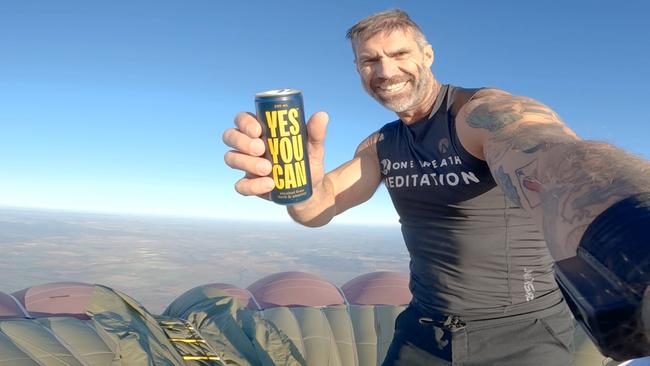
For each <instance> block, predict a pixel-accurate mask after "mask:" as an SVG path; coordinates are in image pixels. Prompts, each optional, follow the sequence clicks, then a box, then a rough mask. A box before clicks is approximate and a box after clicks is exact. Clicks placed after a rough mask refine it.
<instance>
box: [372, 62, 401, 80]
mask: <svg viewBox="0 0 650 366" xmlns="http://www.w3.org/2000/svg"><path fill="white" fill-rule="evenodd" d="M399 73H400V71H399V68H398V67H397V63H396V62H395V61H394V60H391V59H390V58H382V59H381V60H379V62H377V64H376V67H375V76H376V77H379V78H382V79H390V78H391V77H393V76H396V75H398V74H399Z"/></svg>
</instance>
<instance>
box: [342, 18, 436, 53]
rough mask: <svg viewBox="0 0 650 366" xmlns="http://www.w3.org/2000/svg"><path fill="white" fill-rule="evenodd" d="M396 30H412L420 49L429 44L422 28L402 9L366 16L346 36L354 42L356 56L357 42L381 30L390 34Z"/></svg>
mask: <svg viewBox="0 0 650 366" xmlns="http://www.w3.org/2000/svg"><path fill="white" fill-rule="evenodd" d="M396 30H402V31H404V30H408V31H410V32H411V33H412V34H413V37H414V38H415V42H416V43H417V44H418V46H419V47H420V49H422V48H424V46H426V45H427V44H429V42H427V39H426V37H425V36H424V33H422V29H420V27H419V26H418V25H417V24H415V22H414V21H413V20H411V18H410V17H409V16H408V14H406V12H405V11H403V10H400V9H391V10H386V11H382V12H380V13H377V14H373V15H371V16H369V17H366V18H364V19H362V20H361V21H359V22H358V23H357V24H355V25H353V26H352V27H351V28H350V29H348V32H347V34H346V35H345V36H346V38H348V39H349V40H350V41H351V42H352V50H353V51H354V52H355V56H356V50H355V44H356V43H357V42H360V41H366V40H368V39H370V38H371V37H373V36H375V35H376V34H378V33H381V32H386V33H388V34H390V33H392V32H394V31H396Z"/></svg>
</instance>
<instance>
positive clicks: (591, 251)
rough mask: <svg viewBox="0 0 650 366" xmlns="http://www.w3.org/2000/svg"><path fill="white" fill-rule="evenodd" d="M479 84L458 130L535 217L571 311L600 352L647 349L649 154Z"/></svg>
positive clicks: (630, 353)
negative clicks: (594, 136) (591, 136)
mask: <svg viewBox="0 0 650 366" xmlns="http://www.w3.org/2000/svg"><path fill="white" fill-rule="evenodd" d="M480 93H481V94H479V95H477V97H476V98H475V99H474V100H473V101H471V102H470V103H468V104H467V106H466V107H465V108H463V109H461V113H459V118H458V121H459V122H460V123H459V125H458V129H459V136H461V137H463V136H464V138H465V140H466V141H467V140H468V141H469V142H470V144H469V146H470V147H472V146H473V147H478V149H477V150H476V151H474V152H473V153H474V154H476V155H479V156H480V155H481V154H482V156H483V157H484V158H485V160H486V161H487V162H488V165H489V166H490V170H491V171H492V174H493V176H494V178H495V180H496V181H497V183H498V184H499V185H500V186H501V188H502V189H503V191H504V192H505V194H506V195H507V196H508V198H509V199H510V200H512V201H513V202H515V203H516V204H518V205H519V206H520V207H522V208H524V209H527V210H528V211H529V212H530V213H531V216H532V217H533V218H534V219H536V220H537V222H538V223H539V225H540V227H541V228H542V230H543V232H544V237H545V239H546V241H547V244H548V246H549V249H550V251H551V254H553V257H554V258H555V259H556V260H559V262H558V263H557V267H556V269H557V270H556V273H557V278H558V282H559V283H560V286H561V288H562V290H563V292H564V294H565V296H566V298H567V300H568V302H569V304H570V306H571V308H572V310H573V312H574V315H575V316H576V318H578V320H579V321H580V322H581V323H582V324H583V325H584V326H585V329H586V330H587V333H588V334H589V335H590V336H591V338H592V339H593V340H594V341H595V342H596V344H597V345H598V346H599V348H600V349H601V351H602V352H603V353H604V354H605V355H607V356H610V357H613V358H615V359H618V360H623V359H627V358H633V357H639V356H647V355H650V286H649V284H650V238H649V237H650V235H649V230H650V162H648V161H646V160H644V159H641V158H639V157H636V156H634V155H631V154H629V153H626V152H624V151H623V150H621V149H618V148H616V147H614V146H612V145H609V144H606V143H602V142H594V141H584V140H581V139H579V138H578V137H577V136H576V135H575V134H574V133H573V132H572V131H571V130H570V129H569V128H568V127H567V126H566V125H565V124H564V123H563V122H562V121H561V119H560V118H559V117H558V116H557V115H556V114H555V113H554V112H553V111H552V110H551V109H550V108H548V107H546V106H545V105H543V104H541V103H539V102H537V101H535V100H533V99H530V98H524V97H515V96H511V95H509V94H507V93H504V92H500V91H494V90H492V91H490V90H486V91H482V92H480ZM461 141H462V139H461ZM576 254H577V255H576Z"/></svg>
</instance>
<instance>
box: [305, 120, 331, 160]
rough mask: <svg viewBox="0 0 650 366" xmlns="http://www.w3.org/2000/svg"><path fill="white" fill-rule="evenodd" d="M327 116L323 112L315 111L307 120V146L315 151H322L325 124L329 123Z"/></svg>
mask: <svg viewBox="0 0 650 366" xmlns="http://www.w3.org/2000/svg"><path fill="white" fill-rule="evenodd" d="M329 119H330V118H329V116H328V115H327V113H325V112H316V113H314V114H313V115H312V116H311V118H309V122H307V136H308V139H309V140H308V142H309V148H310V149H312V150H314V149H315V150H316V151H314V152H315V153H318V152H322V150H323V149H324V143H325V135H326V133H327V124H328V123H329Z"/></svg>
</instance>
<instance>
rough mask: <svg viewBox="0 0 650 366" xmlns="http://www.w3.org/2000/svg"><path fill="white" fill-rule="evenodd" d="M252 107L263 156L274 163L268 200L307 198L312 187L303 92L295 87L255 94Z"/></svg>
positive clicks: (285, 202)
mask: <svg viewBox="0 0 650 366" xmlns="http://www.w3.org/2000/svg"><path fill="white" fill-rule="evenodd" d="M255 107H256V110H257V118H258V120H259V121H260V123H261V124H262V130H263V140H264V144H265V145H266V158H267V159H269V161H270V162H271V164H272V165H273V168H272V170H271V177H272V178H273V181H274V182H275V188H274V189H273V191H271V200H272V201H273V202H275V203H279V204H282V205H291V204H294V203H298V202H301V201H304V200H306V199H308V198H309V197H311V193H312V187H311V174H310V171H309V155H308V154H307V126H306V124H305V114H304V107H303V104H302V94H301V93H300V91H299V90H296V89H277V90H269V91H266V92H261V93H257V94H255Z"/></svg>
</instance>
